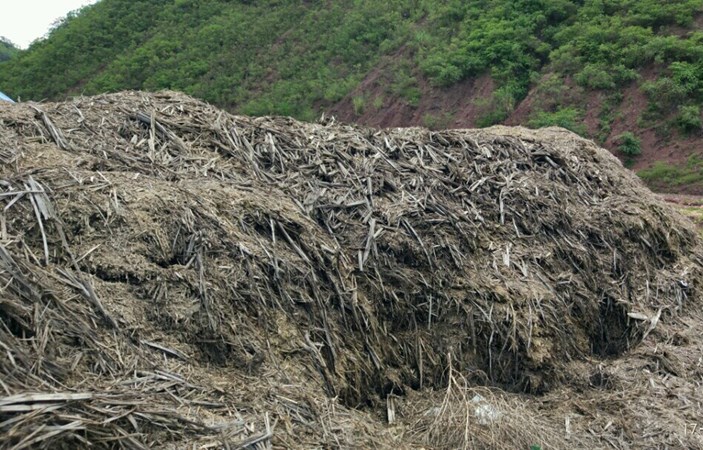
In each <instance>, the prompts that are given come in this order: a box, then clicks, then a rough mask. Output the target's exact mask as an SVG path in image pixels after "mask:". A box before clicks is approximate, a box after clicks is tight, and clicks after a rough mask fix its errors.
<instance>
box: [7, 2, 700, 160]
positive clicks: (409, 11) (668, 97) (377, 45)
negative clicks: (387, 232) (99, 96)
mask: <svg viewBox="0 0 703 450" xmlns="http://www.w3.org/2000/svg"><path fill="white" fill-rule="evenodd" d="M701 11H703V0H673V1H667V2H662V1H658V0H573V1H572V0H474V1H461V0H409V1H408V0H406V1H399V0H392V1H386V2H379V1H364V0H356V1H345V2H342V1H324V2H323V1H316V0H308V1H290V0H288V1H287V0H269V1H260V2H254V1H247V0H239V1H234V0H198V1H196V0H102V1H100V2H98V3H97V4H95V5H93V6H90V7H86V8H84V9H82V10H81V11H78V12H76V13H73V14H70V15H69V16H68V17H67V18H66V19H65V20H64V21H63V23H61V24H60V25H59V26H57V27H56V28H55V29H54V30H53V31H52V33H51V34H50V36H49V38H48V39H46V40H43V41H39V42H36V43H34V45H32V47H31V48H30V49H29V50H28V51H25V52H22V53H21V54H20V55H19V56H18V57H17V58H15V59H14V60H13V61H12V62H10V63H4V64H0V86H2V87H3V89H4V90H5V92H7V93H8V94H10V95H12V96H15V97H21V98H22V99H35V100H37V99H46V98H48V99H56V98H63V97H65V96H67V95H71V94H77V93H83V94H93V93H100V92H105V91H119V90H125V89H144V90H158V89H175V90H180V91H183V92H185V93H188V94H190V95H194V96H196V97H199V98H202V99H205V100H207V101H209V102H212V103H214V104H216V105H219V106H223V107H226V108H228V109H230V110H233V111H236V112H240V113H245V114H251V115H263V114H283V115H291V116H294V117H296V118H300V119H305V120H312V119H315V118H316V117H318V116H319V114H320V113H321V112H322V111H324V110H326V109H327V108H329V107H330V106H332V105H336V104H339V103H340V102H343V101H346V102H348V103H350V105H351V107H353V111H354V112H355V113H356V114H357V115H360V114H361V113H362V112H363V111H369V110H370V109H371V108H376V109H381V108H383V107H384V105H385V104H386V103H387V102H388V99H389V98H396V99H402V100H403V101H404V102H405V104H406V105H407V107H408V108H413V107H417V105H419V104H420V103H421V102H422V99H423V96H427V95H428V93H429V94H433V93H438V95H441V94H442V92H444V91H446V90H447V89H448V88H450V87H451V86H454V85H457V84H460V83H465V82H467V80H472V79H474V78H476V77H479V76H486V74H488V75H490V78H491V79H492V83H493V88H492V89H491V92H490V93H489V94H487V95H486V96H485V97H484V98H479V99H476V98H472V99H470V100H471V101H474V102H481V106H482V108H481V111H482V112H481V115H480V117H478V118H477V119H476V120H475V123H470V124H462V125H479V126H483V125H490V124H493V123H499V122H502V121H505V120H506V119H509V118H510V117H511V115H513V113H514V112H515V111H516V108H517V107H518V106H519V105H520V103H521V102H522V101H523V100H525V99H526V98H528V94H530V93H531V92H533V93H534V95H533V96H534V97H535V98H536V100H535V99H531V103H530V107H529V108H528V113H527V115H526V116H520V117H518V119H515V120H518V121H519V122H520V123H524V124H527V125H531V126H544V125H550V124H558V125H561V126H565V127H567V128H570V129H572V130H574V131H577V132H580V133H582V134H586V135H589V136H590V137H592V138H596V139H599V140H600V141H601V143H606V141H607V142H608V143H609V146H610V147H611V148H613V149H617V148H618V147H619V148H620V149H621V150H622V154H623V155H625V154H627V155H628V156H627V157H635V156H636V155H637V154H638V153H639V152H641V151H642V149H643V148H644V150H647V151H650V150H651V149H650V147H652V146H654V144H652V143H650V142H649V141H645V142H642V144H640V142H639V138H638V134H639V131H640V130H652V129H653V130H656V132H657V139H658V140H659V141H661V142H667V140H671V139H674V140H677V139H684V140H685V139H688V138H690V137H691V136H698V135H699V134H700V133H701V106H702V105H703V32H702V31H700V30H701V25H703V20H701ZM380 62H383V64H382V65H379V64H380ZM374 70H376V71H378V70H383V71H385V72H387V73H385V74H384V80H386V87H385V90H384V91H383V92H381V93H374V94H373V95H366V94H365V93H362V94H363V95H357V94H354V92H357V93H358V91H359V86H360V85H361V84H362V83H363V81H364V80H365V79H366V78H367V77H368V76H369V74H370V73H372V72H373V71H374ZM633 85H634V86H636V90H637V92H639V93H640V94H642V96H644V98H646V102H645V103H646V104H645V105H644V106H643V107H642V108H640V110H638V111H635V112H631V111H629V112H626V113H625V114H626V115H630V114H635V116H636V119H633V120H636V122H637V123H636V127H635V126H634V125H633V124H629V126H630V128H633V127H634V128H635V129H631V130H630V129H629V128H628V130H627V131H628V132H630V131H631V132H634V134H633V136H632V137H633V138H634V139H629V137H630V136H629V135H624V136H621V134H622V133H617V135H615V134H614V133H615V132H614V130H613V129H612V126H613V123H614V122H617V121H618V117H617V115H618V114H623V112H622V111H620V112H619V113H618V107H619V106H620V105H621V104H622V103H623V101H624V100H626V99H624V98H623V97H624V94H623V92H624V90H625V88H628V87H630V86H633ZM592 93H598V95H599V96H600V97H599V98H600V99H601V102H600V104H599V105H598V108H599V111H598V112H597V113H596V116H597V124H596V125H594V124H593V123H591V124H589V123H588V118H587V117H586V116H587V113H588V111H586V109H585V108H584V106H583V105H584V99H587V98H589V97H590V96H591V95H592ZM468 100H469V99H467V101H468ZM446 114H447V117H448V118H451V117H450V116H451V114H452V112H451V111H449V112H446ZM430 119H432V120H433V121H432V120H430ZM345 120H349V118H345ZM438 121H439V119H438V118H437V117H435V116H428V119H427V123H426V124H429V125H432V124H436V123H438ZM443 121H445V120H444V119H442V120H441V121H439V122H443ZM513 121H514V120H513ZM371 122H373V121H371ZM407 125H410V124H407ZM659 141H658V142H659ZM661 142H659V143H658V144H656V145H657V146H658V147H657V148H659V147H661V145H663V144H661ZM641 147H642V148H641ZM652 148H653V147H652ZM652 151H653V150H652Z"/></svg>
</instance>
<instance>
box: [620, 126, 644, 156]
mask: <svg viewBox="0 0 703 450" xmlns="http://www.w3.org/2000/svg"><path fill="white" fill-rule="evenodd" d="M617 140H618V150H620V151H621V152H622V153H623V154H624V155H627V156H629V157H633V156H637V155H639V154H641V153H642V146H641V145H642V144H641V142H640V140H639V139H638V138H637V137H636V136H635V135H634V134H632V132H630V131H626V132H624V133H622V134H621V135H620V136H618V139H617Z"/></svg>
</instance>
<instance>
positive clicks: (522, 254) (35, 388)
mask: <svg viewBox="0 0 703 450" xmlns="http://www.w3.org/2000/svg"><path fill="white" fill-rule="evenodd" d="M0 163H1V165H0V170H1V177H0V185H1V187H2V192H1V193H0V198H1V199H2V203H3V209H2V215H0V219H1V220H0V233H1V236H0V238H1V239H2V240H1V245H0V287H1V289H2V291H1V294H0V325H1V326H0V350H1V351H2V360H1V361H0V375H1V378H0V388H1V391H0V395H1V397H0V433H1V437H0V447H1V448H13V449H21V448H77V447H88V446H91V447H93V448H139V449H143V448H157V447H160V448H186V447H187V448H203V449H205V448H273V447H275V448H322V447H326V448H329V447H342V448H368V447H376V448H389V447H395V448H411V447H415V448H421V447H424V448H461V447H464V448H529V447H530V446H536V447H538V448H545V449H546V448H599V447H606V446H616V447H618V448H627V447H633V448H638V447H647V446H659V445H665V446H673V447H678V446H681V447H686V448H701V446H703V440H702V439H701V434H700V433H701V432H700V430H699V428H698V422H697V421H698V420H699V416H700V415H701V413H702V411H701V400H702V399H703V395H702V394H701V393H700V392H699V391H698V390H697V386H698V384H700V382H701V380H702V379H703V377H702V376H701V374H702V373H703V371H702V370H701V367H700V366H701V359H700V358H701V352H700V342H701V341H700V337H699V336H698V334H700V333H698V334H697V333H695V327H696V326H698V324H699V323H700V322H697V320H699V319H697V318H698V317H700V316H699V313H700V307H699V306H700V300H699V298H700V292H701V291H700V289H701V288H700V285H701V255H702V253H701V247H700V241H699V238H698V237H697V234H696V231H695V229H694V228H693V226H692V225H691V224H690V223H689V222H687V221H686V220H684V219H683V218H681V217H680V216H679V215H678V214H677V213H676V212H674V211H673V210H671V209H670V208H669V207H668V206H666V205H664V204H663V203H661V202H660V201H659V200H657V199H656V198H655V197H654V196H653V195H652V194H651V193H650V192H649V191H648V190H647V189H646V188H645V187H643V185H642V184H641V183H640V182H639V181H638V180H637V179H636V177H634V176H633V175H632V174H630V173H629V172H628V171H626V170H625V169H623V167H622V165H621V164H620V163H619V162H618V160H617V159H616V158H615V157H613V156H612V155H610V154H609V153H608V152H606V151H604V150H602V149H599V148H597V147H596V146H595V145H594V144H593V143H592V142H590V141H587V140H584V139H581V138H579V137H577V136H576V135H574V134H572V133H569V132H567V131H565V130H561V129H546V130H539V131H532V130H527V129H523V128H504V127H494V128H489V129H485V130H449V131H442V132H430V131H428V130H425V129H419V128H413V129H389V130H377V129H369V128H360V127H355V126H349V125H340V124H336V123H335V122H334V120H333V119H324V118H323V119H322V120H321V121H320V122H319V123H315V124H306V123H300V122H297V121H294V120H292V119H288V118H270V117H264V118H248V117H239V116H232V115H230V114H227V113H225V112H223V111H220V110H217V109H216V108H214V107H212V106H210V105H207V104H205V103H202V102H200V101H196V100H194V99H192V98H190V97H187V96H185V95H182V94H178V93H172V92H164V93H159V94H145V93H139V92H127V93H120V94H115V95H105V96H99V97H91V98H79V99H76V100H74V101H69V102H65V103H53V104H31V103H29V104H17V105H10V104H3V105H0ZM643 340H644V341H643Z"/></svg>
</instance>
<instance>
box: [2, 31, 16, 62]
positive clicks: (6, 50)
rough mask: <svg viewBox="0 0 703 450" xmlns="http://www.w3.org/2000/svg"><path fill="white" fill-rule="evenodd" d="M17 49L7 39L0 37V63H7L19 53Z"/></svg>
mask: <svg viewBox="0 0 703 450" xmlns="http://www.w3.org/2000/svg"><path fill="white" fill-rule="evenodd" d="M19 51H20V50H19V49H18V48H17V46H15V44H13V43H12V41H10V40H9V39H8V38H6V37H4V36H0V62H3V61H7V60H9V59H10V58H13V57H14V56H16V55H17V54H18V53H19Z"/></svg>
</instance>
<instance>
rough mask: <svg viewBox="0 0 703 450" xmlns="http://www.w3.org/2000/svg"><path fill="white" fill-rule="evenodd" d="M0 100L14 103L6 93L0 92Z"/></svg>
mask: <svg viewBox="0 0 703 450" xmlns="http://www.w3.org/2000/svg"><path fill="white" fill-rule="evenodd" d="M0 100H4V101H6V102H10V103H15V101H14V100H12V99H11V98H10V97H8V96H7V95H5V94H3V93H2V92H0Z"/></svg>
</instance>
